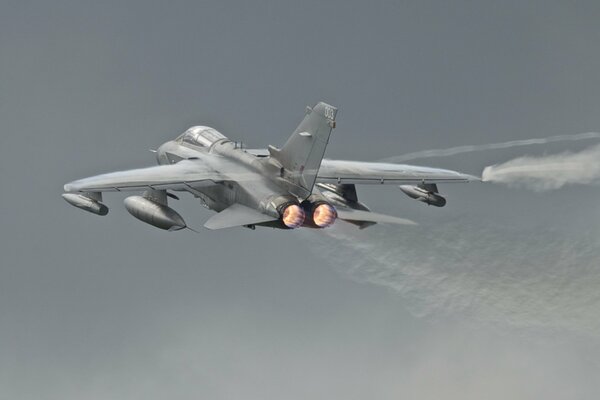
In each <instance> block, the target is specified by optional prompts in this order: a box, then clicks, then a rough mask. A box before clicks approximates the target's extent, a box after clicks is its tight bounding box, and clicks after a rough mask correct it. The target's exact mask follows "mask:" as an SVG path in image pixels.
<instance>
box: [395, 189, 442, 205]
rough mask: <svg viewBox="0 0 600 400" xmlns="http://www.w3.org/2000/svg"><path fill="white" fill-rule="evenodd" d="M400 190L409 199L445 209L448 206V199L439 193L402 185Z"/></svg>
mask: <svg viewBox="0 0 600 400" xmlns="http://www.w3.org/2000/svg"><path fill="white" fill-rule="evenodd" d="M399 188H400V190H402V191H403V192H404V193H405V194H406V195H407V196H408V197H411V198H413V199H415V200H418V201H421V202H423V203H425V204H428V205H430V206H436V207H444V206H445V205H446V199H445V198H444V197H442V196H440V194H439V193H435V192H432V191H429V190H427V189H426V188H424V187H421V186H412V185H400V186H399Z"/></svg>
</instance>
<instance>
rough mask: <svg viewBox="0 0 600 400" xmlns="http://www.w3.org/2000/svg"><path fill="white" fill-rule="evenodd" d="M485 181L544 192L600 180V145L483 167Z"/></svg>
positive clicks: (519, 158)
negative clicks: (573, 151) (572, 151)
mask: <svg viewBox="0 0 600 400" xmlns="http://www.w3.org/2000/svg"><path fill="white" fill-rule="evenodd" d="M482 180H483V181H484V182H494V183H503V184H505V185H509V186H514V187H523V188H527V189H531V190H534V191H536V192H543V191H548V190H556V189H560V188H562V187H563V186H565V185H573V184H578V185H592V184H598V183H600V145H595V146H591V147H588V148H586V149H584V150H582V151H580V152H577V153H569V152H567V153H560V154H551V155H546V156H537V157H532V156H524V157H518V158H515V159H512V160H509V161H507V162H505V163H502V164H496V165H490V166H488V167H486V168H485V169H484V170H483V174H482Z"/></svg>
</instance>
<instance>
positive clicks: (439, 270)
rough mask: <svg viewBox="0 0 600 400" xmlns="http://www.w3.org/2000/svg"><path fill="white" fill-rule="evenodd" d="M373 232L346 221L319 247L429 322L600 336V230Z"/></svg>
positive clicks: (471, 221)
mask: <svg viewBox="0 0 600 400" xmlns="http://www.w3.org/2000/svg"><path fill="white" fill-rule="evenodd" d="M370 229H372V230H371V231H370V232H368V233H367V236H365V231H357V230H356V229H354V228H352V227H349V226H344V225H343V224H337V225H336V226H334V227H333V228H332V229H328V230H326V231H324V232H322V234H321V235H319V238H318V239H317V240H318V242H317V243H315V246H312V248H313V249H314V250H315V251H316V252H317V254H319V255H321V256H323V257H324V259H325V260H327V261H328V262H331V263H333V265H334V266H335V267H336V269H338V270H339V271H341V272H343V273H345V274H348V275H349V276H350V277H352V278H353V279H355V280H357V281H359V282H368V283H372V284H376V285H382V286H385V287H388V288H391V289H393V290H394V291H395V292H397V293H398V294H399V295H400V296H401V297H402V298H403V300H404V304H405V305H406V306H407V307H408V309H409V310H410V311H411V312H412V313H413V314H415V315H417V316H420V317H428V318H434V319H435V318H445V317H452V316H463V317H468V318H467V321H471V322H472V323H476V322H478V323H485V324H490V325H491V326H494V327H497V328H502V329H507V328H510V327H517V328H519V329H522V330H524V331H525V332H526V331H533V332H540V331H543V332H561V331H562V332H571V333H575V334H577V335H581V334H583V335H585V336H588V335H589V336H593V337H598V336H599V335H600V291H599V290H598V288H599V287H600V268H598V259H600V239H599V238H600V224H598V223H590V224H589V225H588V226H587V227H586V228H585V229H583V230H582V229H580V228H579V227H571V228H569V229H567V228H566V227H565V228H563V227H561V229H560V230H556V229H552V228H550V229H549V227H548V226H546V227H540V226H531V227H528V228H525V229H524V228H522V227H521V228H517V227H515V226H513V224H510V223H509V224H508V225H501V224H499V223H498V221H485V220H484V218H481V217H477V218H476V217H473V218H469V217H466V218H465V217H462V218H460V219H456V220H455V221H450V222H446V223H436V224H434V225H430V226H427V225H425V224H424V225H420V226H417V227H410V229H398V228H397V227H385V226H378V227H376V228H370ZM589 336H588V337H589Z"/></svg>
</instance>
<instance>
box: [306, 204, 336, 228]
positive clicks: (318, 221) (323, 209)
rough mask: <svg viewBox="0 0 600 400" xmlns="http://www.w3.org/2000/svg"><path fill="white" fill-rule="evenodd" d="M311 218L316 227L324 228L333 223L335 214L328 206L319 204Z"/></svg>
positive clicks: (333, 209)
mask: <svg viewBox="0 0 600 400" xmlns="http://www.w3.org/2000/svg"><path fill="white" fill-rule="evenodd" d="M312 217H313V221H314V223H315V225H316V226H318V227H319V228H326V227H328V226H331V225H332V224H333V223H334V222H335V219H336V218H337V212H336V211H335V208H333V206H331V205H329V204H319V205H318V206H316V207H315V209H314V211H313V215H312Z"/></svg>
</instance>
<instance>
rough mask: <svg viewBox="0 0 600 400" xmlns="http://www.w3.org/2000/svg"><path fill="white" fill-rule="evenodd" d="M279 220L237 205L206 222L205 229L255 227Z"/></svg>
mask: <svg viewBox="0 0 600 400" xmlns="http://www.w3.org/2000/svg"><path fill="white" fill-rule="evenodd" d="M277 219H278V218H275V217H272V216H270V215H267V214H263V213H261V212H260V211H257V210H254V209H252V208H250V207H246V206H243V205H241V204H237V203H236V204H233V205H231V206H229V207H228V208H226V209H224V210H223V211H221V212H220V213H218V214H216V215H213V216H212V217H211V218H210V219H209V220H208V221H206V223H205V224H204V227H205V228H208V229H213V230H214V229H223V228H233V227H234V226H245V225H254V224H260V223H261V222H270V221H276V220H277Z"/></svg>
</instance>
